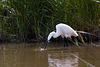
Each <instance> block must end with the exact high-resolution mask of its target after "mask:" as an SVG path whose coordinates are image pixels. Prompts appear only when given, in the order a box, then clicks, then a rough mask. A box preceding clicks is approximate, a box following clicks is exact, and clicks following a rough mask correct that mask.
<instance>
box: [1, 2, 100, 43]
mask: <svg viewBox="0 0 100 67" xmlns="http://www.w3.org/2000/svg"><path fill="white" fill-rule="evenodd" d="M58 23H65V24H68V25H70V26H71V27H72V28H74V29H75V30H82V31H86V32H90V33H94V34H97V35H99V34H100V3H99V2H97V1H93V0H6V1H3V0H2V1H0V34H2V33H3V37H4V40H5V41H16V40H19V41H23V42H27V41H41V40H46V38H47V35H48V34H49V33H50V32H51V31H52V30H55V26H56V24H58ZM82 36H83V37H84V38H87V39H91V37H92V36H88V35H85V34H82ZM94 39H95V40H96V39H97V40H98V37H96V38H95V37H94Z"/></svg>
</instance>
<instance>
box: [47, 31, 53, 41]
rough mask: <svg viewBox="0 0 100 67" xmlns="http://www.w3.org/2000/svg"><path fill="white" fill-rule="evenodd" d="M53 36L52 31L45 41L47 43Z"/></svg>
mask: <svg viewBox="0 0 100 67" xmlns="http://www.w3.org/2000/svg"><path fill="white" fill-rule="evenodd" d="M54 34H55V32H54V31H53V32H51V33H50V34H49V35H48V39H47V41H48V42H49V40H50V39H51V38H52V37H53V36H54Z"/></svg>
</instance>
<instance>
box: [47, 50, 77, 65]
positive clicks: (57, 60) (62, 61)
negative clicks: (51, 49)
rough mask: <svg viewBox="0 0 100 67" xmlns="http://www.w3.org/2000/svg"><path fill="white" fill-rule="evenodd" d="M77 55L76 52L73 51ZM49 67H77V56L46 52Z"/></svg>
mask: <svg viewBox="0 0 100 67" xmlns="http://www.w3.org/2000/svg"><path fill="white" fill-rule="evenodd" d="M74 54H75V55H77V56H78V52H76V53H74ZM48 63H49V67H78V58H76V57H72V56H71V55H70V54H69V53H63V54H62V53H61V54H59V53H54V54H48Z"/></svg>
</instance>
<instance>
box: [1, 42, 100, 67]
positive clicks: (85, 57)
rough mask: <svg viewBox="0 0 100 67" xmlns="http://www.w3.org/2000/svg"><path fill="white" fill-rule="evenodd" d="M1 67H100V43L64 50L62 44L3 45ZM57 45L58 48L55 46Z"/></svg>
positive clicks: (70, 47)
mask: <svg viewBox="0 0 100 67" xmlns="http://www.w3.org/2000/svg"><path fill="white" fill-rule="evenodd" d="M3 45H4V47H5V49H4V50H2V49H0V67H100V47H99V45H100V43H94V44H91V45H90V44H87V46H80V48H79V47H77V46H75V45H73V46H69V47H68V48H63V47H62V44H57V43H56V44H48V47H47V49H46V50H44V49H43V48H41V47H43V46H44V44H42V43H31V44H24V43H22V44H3ZM55 45H56V46H55Z"/></svg>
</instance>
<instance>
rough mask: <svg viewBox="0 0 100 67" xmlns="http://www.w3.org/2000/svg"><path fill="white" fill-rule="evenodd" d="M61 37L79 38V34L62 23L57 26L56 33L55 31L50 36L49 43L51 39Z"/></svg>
mask: <svg viewBox="0 0 100 67" xmlns="http://www.w3.org/2000/svg"><path fill="white" fill-rule="evenodd" d="M59 36H61V37H62V38H64V37H66V38H67V37H71V36H74V37H77V36H78V34H77V32H76V31H75V30H73V29H72V28H71V27H70V26H69V25H66V24H63V23H60V24H57V25H56V32H54V31H53V32H51V33H50V34H49V35H48V39H47V41H49V40H50V39H51V37H53V38H57V37H59Z"/></svg>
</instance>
